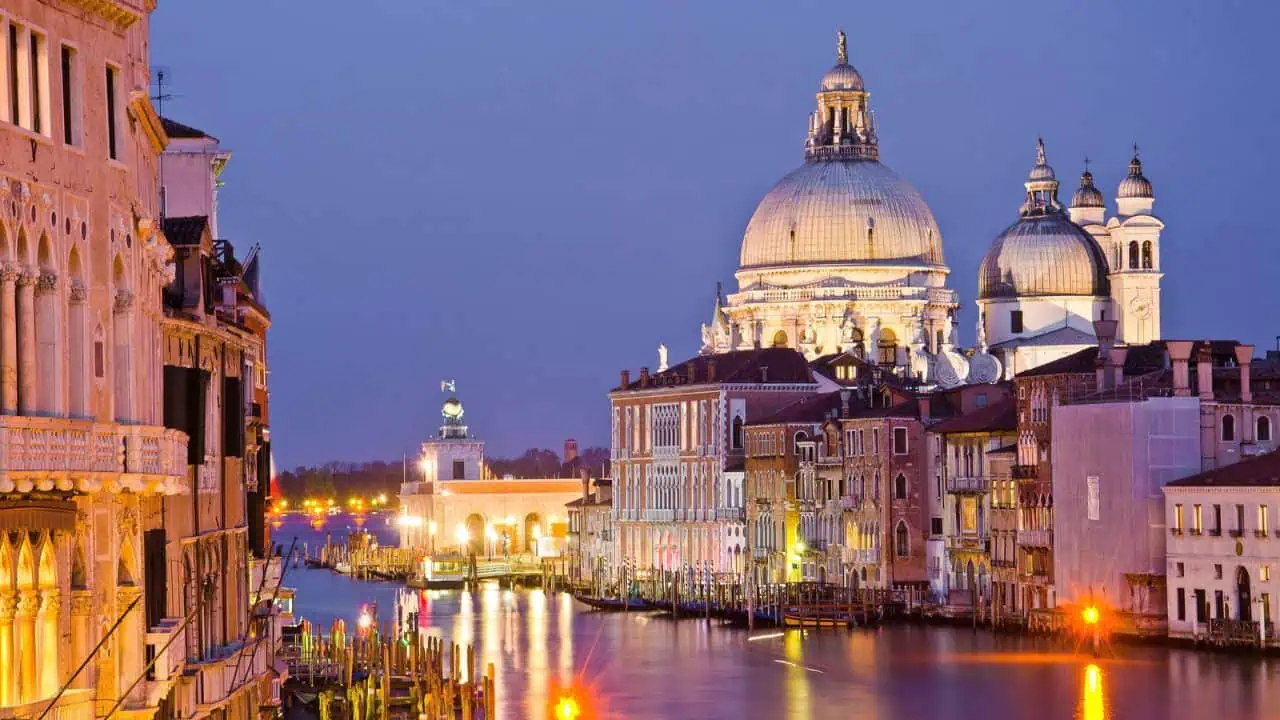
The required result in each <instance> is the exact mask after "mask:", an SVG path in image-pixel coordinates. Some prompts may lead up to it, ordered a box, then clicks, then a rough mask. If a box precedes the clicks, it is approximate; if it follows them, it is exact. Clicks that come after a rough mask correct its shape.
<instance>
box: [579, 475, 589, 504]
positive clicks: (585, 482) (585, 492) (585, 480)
mask: <svg viewBox="0 0 1280 720" xmlns="http://www.w3.org/2000/svg"><path fill="white" fill-rule="evenodd" d="M578 473H579V474H580V475H582V502H583V504H586V503H587V502H588V501H589V500H588V498H590V497H591V471H590V470H588V469H587V468H585V467H583V468H579V470H578Z"/></svg>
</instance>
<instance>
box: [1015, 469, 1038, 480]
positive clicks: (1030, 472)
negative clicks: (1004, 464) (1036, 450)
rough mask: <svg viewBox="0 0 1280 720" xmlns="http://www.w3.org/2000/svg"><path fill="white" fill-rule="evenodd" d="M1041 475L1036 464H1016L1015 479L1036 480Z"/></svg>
mask: <svg viewBox="0 0 1280 720" xmlns="http://www.w3.org/2000/svg"><path fill="white" fill-rule="evenodd" d="M1037 477H1039V470H1038V468H1037V467H1036V466H1035V465H1014V466H1013V479H1014V480H1035V479H1036V478H1037Z"/></svg>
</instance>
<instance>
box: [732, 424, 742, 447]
mask: <svg viewBox="0 0 1280 720" xmlns="http://www.w3.org/2000/svg"><path fill="white" fill-rule="evenodd" d="M731 436H732V437H731V438H730V442H731V444H732V445H733V449H734V450H741V449H742V416H741V415H734V416H733V430H732V432H731Z"/></svg>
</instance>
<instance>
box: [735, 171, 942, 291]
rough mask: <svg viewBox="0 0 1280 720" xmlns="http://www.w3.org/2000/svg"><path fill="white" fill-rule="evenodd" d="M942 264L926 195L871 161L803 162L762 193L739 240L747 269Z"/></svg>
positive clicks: (743, 261) (938, 242)
mask: <svg viewBox="0 0 1280 720" xmlns="http://www.w3.org/2000/svg"><path fill="white" fill-rule="evenodd" d="M943 262H944V261H943V257H942V236H941V233H939V232H938V224H937V223H936V222H935V221H934V219H933V213H932V212H930V211H929V206H928V205H926V204H925V202H924V198H922V197H920V193H919V192H917V191H916V189H915V188H914V187H912V185H911V183H909V182H907V181H906V180H904V179H902V178H901V177H900V176H899V175H898V174H897V173H895V172H894V171H892V170H890V169H889V168H887V167H885V166H884V165H882V164H880V163H879V162H877V161H874V160H840V161H835V162H823V161H810V162H806V163H805V164H804V165H802V166H800V167H799V168H797V169H796V170H794V171H792V172H791V173H790V174H788V175H787V176H785V177H783V178H782V179H781V180H779V181H778V184H777V185H774V186H773V189H772V190H770V191H769V192H768V193H767V194H766V195H765V196H764V199H763V200H761V201H760V204H759V206H757V207H756V211H755V214H753V215H752V216H751V221H750V222H749V223H747V231H746V234H745V235H744V237H743V239H742V257H741V265H742V267H743V268H749V267H768V266H778V265H811V264H820V263H828V264H830V263H877V264H903V265H920V266H936V265H942V264H943Z"/></svg>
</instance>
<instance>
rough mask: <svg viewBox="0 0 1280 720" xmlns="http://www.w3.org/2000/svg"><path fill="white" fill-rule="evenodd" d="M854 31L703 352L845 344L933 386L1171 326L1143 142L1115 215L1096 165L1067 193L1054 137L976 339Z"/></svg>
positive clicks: (989, 276) (996, 271) (706, 330)
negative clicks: (1097, 180)
mask: <svg viewBox="0 0 1280 720" xmlns="http://www.w3.org/2000/svg"><path fill="white" fill-rule="evenodd" d="M870 95H871V94H870V93H869V92H868V91H867V89H866V85H865V83H864V81H863V78H862V76H861V75H860V74H859V73H858V71H857V70H856V69H855V68H854V67H853V66H852V65H850V64H849V61H848V54H847V50H846V45H845V36H844V33H840V38H839V47H838V51H837V62H836V64H835V66H833V67H832V68H831V69H830V70H828V71H827V72H826V74H825V75H823V76H822V80H821V83H820V85H819V89H818V93H817V108H816V110H815V111H814V112H812V113H811V114H810V116H809V125H808V135H807V138H806V140H805V145H804V164H803V165H801V166H800V167H799V168H797V169H796V170H794V171H792V172H790V173H788V174H787V175H786V176H784V177H783V178H782V179H781V180H779V181H778V183H777V184H776V185H774V186H773V188H772V189H770V190H769V192H768V193H766V194H765V196H764V198H763V199H762V200H761V201H760V203H759V205H758V206H757V207H756V210H755V213H754V214H753V215H752V216H751V219H750V221H749V222H748V223H747V228H746V232H745V234H744V235H743V239H742V252H741V257H740V264H739V268H738V271H737V273H736V279H737V283H738V289H737V292H734V293H729V294H728V295H727V296H725V295H722V294H721V293H720V292H719V291H717V293H716V301H715V308H714V311H713V314H712V318H711V322H710V323H708V324H705V325H703V326H702V351H701V352H702V354H704V355H706V354H716V353H723V352H729V351H732V350H744V349H751V348H762V347H790V348H795V349H797V350H799V351H800V352H802V353H803V354H804V355H805V357H807V358H809V359H810V360H812V359H816V358H819V357H823V356H829V355H836V354H841V353H849V354H852V355H856V356H858V357H860V358H862V359H864V360H866V361H869V362H874V363H876V364H877V365H880V366H882V367H886V368H893V370H894V372H896V373H898V374H899V375H901V376H902V377H904V378H910V379H912V380H914V381H916V382H919V383H921V384H924V385H935V386H942V387H955V386H958V385H963V384H966V383H975V382H977V383H989V382H997V381H999V380H1001V379H1007V378H1010V377H1012V376H1013V375H1014V374H1016V373H1019V372H1022V371H1025V370H1028V369H1031V368H1033V367H1036V366H1038V365H1042V364H1044V363H1047V362H1050V361H1053V360H1056V359H1058V358H1061V357H1064V356H1066V355H1069V354H1071V353H1074V352H1076V351H1078V350H1080V349H1082V348H1085V347H1089V346H1092V345H1096V344H1097V337H1096V335H1095V329H1094V322H1095V321H1106V322H1115V323H1116V333H1115V339H1116V341H1118V342H1121V343H1128V344H1144V343H1148V342H1151V341H1153V340H1159V339H1160V278H1161V272H1160V231H1161V229H1162V228H1163V227H1164V225H1163V223H1162V222H1161V221H1160V220H1159V219H1157V218H1156V217H1155V216H1154V215H1152V214H1151V211H1152V205H1153V202H1154V198H1153V194H1152V187H1151V183H1150V181H1148V180H1147V179H1146V177H1144V176H1143V173H1142V163H1141V161H1140V160H1139V159H1138V154H1137V148H1136V147H1135V148H1134V155H1133V158H1132V161H1131V162H1130V164H1129V173H1128V176H1127V177H1126V178H1125V179H1124V180H1123V181H1122V182H1121V183H1120V187H1119V188H1118V192H1117V199H1116V206H1117V207H1116V210H1117V214H1116V215H1115V216H1113V217H1111V218H1107V217H1106V212H1107V211H1106V203H1105V200H1104V198H1103V195H1102V192H1101V191H1099V190H1098V189H1097V188H1096V187H1094V185H1093V176H1092V174H1090V173H1089V171H1088V170H1087V169H1086V170H1085V171H1084V173H1083V174H1082V176H1081V179H1080V187H1079V189H1078V190H1077V191H1076V192H1075V193H1074V195H1073V196H1072V199H1071V205H1070V207H1064V206H1063V205H1062V204H1061V203H1060V202H1059V200H1058V187H1059V183H1058V180H1057V177H1056V175H1055V173H1054V170H1053V168H1052V167H1050V166H1049V164H1048V160H1047V156H1046V152H1045V146H1044V143H1043V142H1040V143H1039V144H1038V146H1037V155H1036V161H1035V165H1034V166H1033V167H1032V168H1031V171H1030V174H1029V175H1028V177H1027V181H1026V183H1025V186H1024V187H1025V198H1024V201H1023V204H1022V207H1021V210H1020V212H1019V214H1018V216H1017V219H1016V221H1015V222H1014V223H1013V224H1012V225H1010V226H1009V227H1008V228H1007V229H1005V230H1004V232H1002V233H1001V234H1000V235H999V236H998V237H996V238H995V239H994V240H993V241H992V243H991V246H990V249H989V250H988V251H987V254H986V257H985V258H984V259H983V261H982V263H981V266H980V267H979V269H978V298H977V304H978V308H979V313H980V314H979V317H978V319H977V322H976V325H977V334H978V343H977V347H975V348H968V349H966V348H961V347H958V343H957V340H956V326H957V320H956V311H957V310H958V309H959V307H960V301H959V298H958V297H957V295H956V292H955V291H954V290H952V289H950V288H948V287H947V277H948V275H949V274H950V272H951V271H950V269H949V268H948V267H947V265H946V261H945V259H944V255H943V246H942V234H941V233H940V232H939V230H938V224H937V222H936V221H935V219H934V216H933V213H932V212H931V211H930V209H929V206H928V205H927V204H926V203H925V200H924V198H923V197H922V196H921V195H920V193H919V192H918V191H917V190H916V189H915V187H913V186H912V185H911V183H910V182H908V181H907V180H905V179H903V178H902V177H901V176H899V175H898V174H897V173H895V172H894V171H893V170H891V169H889V168H888V167H887V166H886V165H884V164H882V163H881V162H880V147H879V139H878V137H877V134H876V119H875V114H874V112H873V111H872V110H871V108H870V104H869V100H870Z"/></svg>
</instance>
